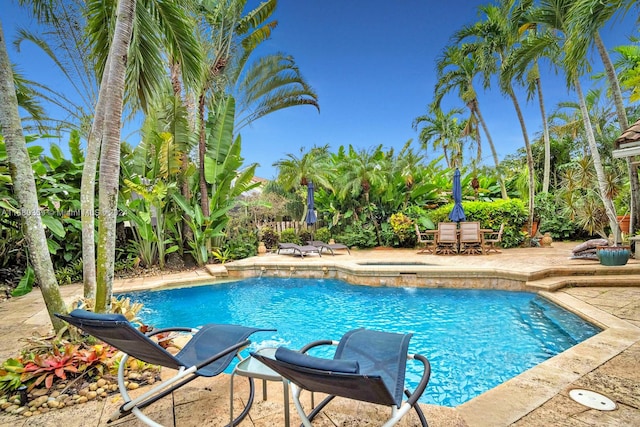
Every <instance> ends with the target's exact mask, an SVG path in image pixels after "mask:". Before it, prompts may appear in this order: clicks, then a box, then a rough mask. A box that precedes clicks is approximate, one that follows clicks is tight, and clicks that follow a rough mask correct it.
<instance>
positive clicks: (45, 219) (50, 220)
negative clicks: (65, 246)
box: [41, 215, 66, 239]
mask: <svg viewBox="0 0 640 427" xmlns="http://www.w3.org/2000/svg"><path fill="white" fill-rule="evenodd" d="M41 219H42V223H43V224H44V225H45V226H46V227H47V228H48V229H49V231H51V232H52V233H53V234H55V235H56V236H57V237H60V238H61V239H62V238H64V236H65V234H66V233H65V231H64V227H63V226H62V222H60V220H59V219H58V218H56V217H53V216H51V215H42V217H41Z"/></svg>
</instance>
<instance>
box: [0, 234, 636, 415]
mask: <svg viewBox="0 0 640 427" xmlns="http://www.w3.org/2000/svg"><path fill="white" fill-rule="evenodd" d="M574 245H575V244H573V243H562V242H561V243H554V244H553V245H552V247H551V248H517V249H508V250H504V251H503V252H502V253H501V254H492V255H479V256H467V255H456V256H438V255H427V254H417V250H412V249H411V250H410V249H374V250H352V251H351V255H348V254H347V253H346V252H345V253H340V252H336V255H335V256H331V255H327V254H325V255H323V256H322V257H319V256H307V257H305V258H304V259H300V258H299V257H292V256H290V255H276V254H267V255H265V256H262V257H254V258H251V259H247V260H242V261H240V262H237V263H231V264H229V265H228V269H227V268H225V266H220V265H213V266H209V267H208V268H207V269H202V270H197V271H191V272H184V273H179V274H170V275H163V276H155V277H147V278H142V279H128V280H120V281H117V282H116V283H115V285H114V289H115V290H116V291H119V290H129V289H143V288H153V287H158V286H163V285H170V284H172V283H184V282H189V283H195V282H200V283H204V282H211V281H212V280H214V279H215V278H224V277H228V276H229V275H234V272H235V274H237V275H245V274H246V275H248V274H249V273H251V274H254V275H255V274H264V273H266V274H270V273H269V272H271V273H272V274H275V273H274V271H276V272H279V274H282V275H285V274H286V275H313V274H324V275H334V276H335V277H340V275H341V274H344V275H347V274H355V275H362V274H365V273H366V271H370V270H378V271H382V272H385V273H384V274H387V275H388V277H389V278H390V279H385V280H390V282H389V284H390V285H396V282H392V281H391V280H392V279H391V277H393V275H392V272H393V271H394V270H396V271H397V270H398V268H399V267H398V266H400V265H401V266H402V269H403V270H406V271H407V274H402V275H400V276H401V277H402V280H410V281H412V283H413V284H415V285H416V286H447V285H448V283H450V282H449V279H450V278H451V277H455V276H456V275H459V276H463V277H466V278H467V279H466V280H469V281H468V282H466V284H465V285H464V286H473V287H482V284H483V283H484V284H486V286H487V287H501V286H503V285H505V284H506V285H507V287H509V286H515V285H513V283H519V284H520V285H518V286H522V287H523V288H526V289H528V290H538V291H539V292H542V293H543V294H544V295H545V296H547V297H548V298H550V299H552V300H553V301H556V302H557V303H559V304H561V305H563V306H565V307H568V308H570V309H572V310H574V311H576V312H578V313H579V314H580V315H582V316H583V317H585V318H587V319H589V320H590V321H592V322H594V323H596V324H598V325H599V326H602V327H603V328H605V330H604V331H603V332H602V333H600V334H598V335H596V336H594V337H592V338H590V339H588V340H586V341H585V342H583V343H581V344H579V345H577V346H575V347H573V348H572V349H570V350H568V351H565V352H564V353H562V354H560V355H558V356H555V357H553V358H551V359H549V360H547V361H546V362H544V363H542V364H540V365H538V366H537V367H534V368H532V369H530V370H528V371H526V372H524V373H523V374H521V375H519V376H517V377H515V378H513V379H511V380H510V381H507V382H506V383H503V384H501V385H500V386H498V387H496V388H494V389H492V390H489V391H488V392H486V393H484V394H482V395H480V396H478V397H476V398H474V399H472V400H470V401H468V402H466V403H464V404H463V405H460V406H458V407H456V408H446V407H439V406H434V405H422V406H423V408H424V411H425V414H426V416H427V419H428V421H429V425H430V426H431V427H438V426H447V427H449V426H473V427H474V426H508V425H514V426H543V425H544V426H547V425H554V426H556V425H557V426H561V425H562V426H623V425H624V426H626V425H640V370H639V369H637V367H638V364H639V362H640V262H639V261H638V260H635V259H632V260H630V261H629V264H627V265H626V266H622V267H604V266H600V265H599V264H598V263H597V262H594V261H585V260H571V259H569V256H570V250H571V248H572V247H573V246H574ZM394 263H395V264H394ZM423 264H429V265H423ZM262 267H265V269H264V270H262ZM292 267H293V269H292ZM318 272H321V273H318ZM433 275H435V276H438V277H440V278H439V279H437V280H434V279H433V278H431V279H430V276H433ZM407 277H409V279H407ZM496 277H498V279H496ZM444 278H446V280H445V279H444ZM472 279H473V280H472ZM393 280H400V279H393ZM61 290H62V293H63V295H64V296H65V298H69V300H70V299H71V298H72V296H75V295H79V294H80V293H81V292H82V290H81V287H80V286H79V285H71V286H63V287H62V288H61ZM48 328H49V327H48V317H47V314H46V310H45V309H44V303H43V302H42V298H41V296H40V293H39V292H38V291H37V290H36V291H35V292H32V293H31V294H29V295H26V296H24V297H20V298H14V299H11V300H9V301H7V302H4V303H0V333H2V337H3V345H2V348H0V357H1V358H2V360H5V359H6V358H8V357H13V356H15V355H16V354H17V352H18V351H19V349H20V338H22V337H25V336H27V335H31V334H32V333H34V332H38V333H46V332H48ZM268 386H269V398H268V400H266V401H262V400H261V393H260V392H259V391H258V393H257V394H256V402H255V403H254V406H253V408H252V409H251V412H250V413H249V417H247V419H246V420H244V421H243V422H242V423H241V424H240V425H241V426H247V427H249V426H281V425H283V424H284V423H283V421H284V420H283V401H282V386H281V384H279V383H268ZM245 387H246V386H245V384H244V380H242V381H241V380H240V379H236V387H235V388H236V390H237V394H236V396H244V395H245V394H243V391H246V389H245ZM572 388H586V389H590V390H594V391H596V392H599V393H601V394H604V395H606V396H608V397H609V398H611V399H612V400H613V401H614V402H616V403H617V409H616V410H614V411H609V412H604V411H597V410H593V409H589V408H587V407H585V406H582V405H580V404H578V403H576V402H574V401H573V400H571V399H570V398H569V397H568V396H569V390H571V389H572ZM243 389H244V390H243ZM428 390H429V388H428V387H427V393H428ZM228 393H229V376H228V375H221V376H218V377H215V378H212V379H198V380H196V381H194V382H193V383H191V384H190V385H188V386H186V387H183V388H182V389H180V390H179V391H176V392H174V393H173V395H171V396H168V397H166V398H164V399H163V400H162V401H160V402H158V403H156V404H155V405H154V406H152V407H150V408H149V409H148V410H147V411H151V412H148V413H150V414H153V415H154V416H155V417H156V418H155V419H156V420H158V421H159V422H161V423H163V424H164V425H166V426H177V427H191V426H194V427H195V426H203V425H210V426H219V425H224V424H226V423H227V422H228V420H227V417H228V405H229V402H228ZM340 403H341V402H340V401H336V403H334V404H333V405H332V406H331V405H330V407H329V409H330V410H329V411H325V412H324V413H323V415H322V416H321V417H319V418H318V420H317V421H316V422H315V423H314V425H315V426H337V425H373V424H375V423H376V422H377V421H376V420H378V419H380V418H379V411H380V408H377V407H372V405H366V404H358V405H353V404H352V403H351V402H349V404H340ZM119 404H121V401H120V399H119V396H117V395H114V396H111V397H109V398H107V399H104V400H94V401H90V402H88V403H86V404H82V405H79V406H71V407H66V408H63V409H59V410H51V411H50V412H48V413H47V414H41V415H37V416H33V417H29V418H26V417H23V416H15V415H9V414H6V413H1V414H0V426H12V427H19V426H49V425H64V426H65V427H74V426H105V425H106V421H107V419H108V416H109V414H110V413H111V411H112V410H113V409H114V408H115V407H116V406H118V405H119ZM236 404H237V405H238V407H240V406H241V404H242V402H241V398H238V399H237V401H236ZM291 414H292V425H295V424H296V423H298V422H299V419H298V417H297V414H296V412H295V409H294V408H293V406H292V407H291ZM111 425H116V426H117V425H126V426H130V425H131V426H137V425H142V424H141V423H140V422H139V421H138V420H137V419H135V418H133V417H131V416H130V417H128V418H125V419H123V420H121V421H118V422H115V423H112V424H111ZM399 425H403V426H413V425H418V422H417V418H416V417H415V415H413V414H410V415H409V416H407V417H405V419H404V420H403V421H402V422H401V423H400V424H399Z"/></svg>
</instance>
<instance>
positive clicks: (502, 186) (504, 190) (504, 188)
mask: <svg viewBox="0 0 640 427" xmlns="http://www.w3.org/2000/svg"><path fill="white" fill-rule="evenodd" d="M473 109H474V112H475V114H476V116H477V117H478V121H479V122H480V126H482V130H484V134H485V135H486V136H487V141H488V142H489V148H490V149H491V155H492V156H493V162H494V163H495V165H496V172H497V174H498V182H499V183H500V192H501V193H502V198H503V199H507V198H508V197H509V196H508V195H507V186H506V185H505V183H504V178H503V177H502V172H500V160H499V159H498V152H497V151H496V147H495V145H493V139H491V134H490V133H489V128H488V127H487V124H486V123H485V121H484V118H483V117H482V113H480V106H479V105H478V101H477V100H474V101H473Z"/></svg>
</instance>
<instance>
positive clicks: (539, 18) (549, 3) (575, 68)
mask: <svg viewBox="0 0 640 427" xmlns="http://www.w3.org/2000/svg"><path fill="white" fill-rule="evenodd" d="M573 2H574V0H542V1H541V2H540V3H539V5H538V7H536V8H535V9H533V10H532V12H531V14H530V15H529V16H528V17H527V19H528V20H529V22H531V23H535V24H537V25H541V26H544V27H545V29H549V30H550V31H543V32H541V33H540V34H538V35H536V37H535V38H534V39H530V40H529V39H528V40H525V41H523V42H522V44H523V46H522V49H521V50H520V52H519V56H520V58H519V59H518V60H524V61H529V60H530V59H531V58H539V57H541V56H545V57H547V58H550V59H552V60H555V59H558V60H560V61H561V63H560V65H561V67H562V69H563V70H564V71H565V73H566V78H567V86H568V87H570V88H574V89H575V91H576V95H577V98H578V103H579V105H580V111H581V113H582V117H581V118H582V123H583V127H584V132H585V136H586V140H587V143H588V146H589V154H590V155H591V158H592V160H593V167H594V168H595V171H596V177H597V185H598V192H599V195H600V198H601V200H602V203H603V205H604V209H605V212H606V214H607V218H608V219H609V226H610V227H611V231H612V233H613V234H614V236H615V238H616V241H618V240H619V239H620V228H619V226H618V222H617V218H616V210H615V206H614V205H613V200H612V199H611V195H610V193H609V192H608V191H607V179H606V175H605V172H604V168H603V165H602V160H601V156H600V151H599V150H598V145H597V142H596V138H595V135H594V133H593V125H592V123H591V119H590V117H589V111H588V107H587V104H586V100H585V96H584V93H583V90H582V84H581V83H580V75H581V73H582V72H583V70H584V69H585V66H586V64H585V62H586V60H585V57H575V56H571V55H568V53H570V52H571V47H572V46H571V44H570V43H569V42H568V35H569V34H570V32H569V31H570V27H569V25H570V20H569V16H570V11H571V7H572V6H573Z"/></svg>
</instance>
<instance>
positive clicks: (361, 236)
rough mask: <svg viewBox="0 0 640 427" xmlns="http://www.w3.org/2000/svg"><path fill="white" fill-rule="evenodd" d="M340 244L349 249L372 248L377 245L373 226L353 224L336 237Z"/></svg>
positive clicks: (359, 223)
mask: <svg viewBox="0 0 640 427" xmlns="http://www.w3.org/2000/svg"><path fill="white" fill-rule="evenodd" d="M338 240H339V241H340V243H344V244H345V245H347V246H349V247H357V248H362V249H364V248H373V247H375V246H376V245H377V238H376V232H375V229H374V228H373V225H370V224H363V223H362V222H355V221H354V222H353V224H351V225H348V226H346V227H345V230H344V232H343V233H342V234H340V235H339V236H338Z"/></svg>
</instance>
